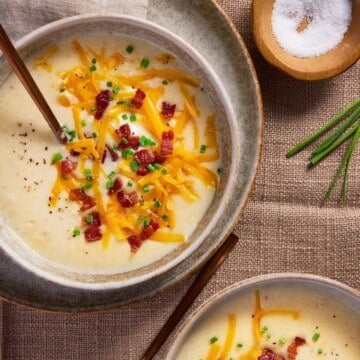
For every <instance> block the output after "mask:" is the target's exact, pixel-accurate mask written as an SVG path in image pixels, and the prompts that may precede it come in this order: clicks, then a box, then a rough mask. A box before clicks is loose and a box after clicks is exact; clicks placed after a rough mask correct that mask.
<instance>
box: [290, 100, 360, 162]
mask: <svg viewBox="0 0 360 360" xmlns="http://www.w3.org/2000/svg"><path fill="white" fill-rule="evenodd" d="M359 106H360V98H358V99H356V100H355V101H353V102H352V103H351V104H349V105H348V106H347V107H346V108H345V109H344V110H343V111H342V112H341V113H339V114H337V115H336V116H334V117H333V118H332V119H331V120H330V121H329V122H328V123H326V124H325V125H323V126H322V127H321V128H320V129H319V130H317V131H315V132H314V133H313V134H311V135H310V136H308V137H306V138H305V139H304V140H302V141H301V142H299V143H298V144H296V145H295V146H294V147H293V148H292V149H290V150H289V151H288V152H287V154H286V157H287V158H290V157H292V156H294V155H296V154H297V153H298V152H300V151H301V150H303V149H304V148H305V147H307V146H308V145H310V144H311V143H312V142H313V141H314V140H316V139H318V138H319V137H320V136H322V135H323V134H325V133H326V132H327V131H328V130H329V129H331V128H332V127H333V126H335V125H336V124H337V123H338V122H339V121H340V120H341V119H342V118H344V117H345V116H346V115H347V114H349V113H350V112H351V111H352V110H354V109H355V108H357V107H359Z"/></svg>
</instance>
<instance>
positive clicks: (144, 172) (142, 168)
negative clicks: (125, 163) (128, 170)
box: [136, 166, 150, 176]
mask: <svg viewBox="0 0 360 360" xmlns="http://www.w3.org/2000/svg"><path fill="white" fill-rule="evenodd" d="M149 172H150V171H149V169H147V168H146V167H145V166H139V169H138V170H137V171H136V175H139V176H145V175H147V174H148V173H149Z"/></svg>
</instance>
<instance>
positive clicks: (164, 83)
mask: <svg viewBox="0 0 360 360" xmlns="http://www.w3.org/2000/svg"><path fill="white" fill-rule="evenodd" d="M161 83H162V84H163V85H165V86H166V85H167V84H169V82H168V81H167V80H166V79H165V80H163V81H162V82H161Z"/></svg>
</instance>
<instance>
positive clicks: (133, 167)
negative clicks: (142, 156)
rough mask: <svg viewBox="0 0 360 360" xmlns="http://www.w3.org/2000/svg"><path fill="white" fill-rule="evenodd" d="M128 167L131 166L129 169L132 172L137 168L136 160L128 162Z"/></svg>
mask: <svg viewBox="0 0 360 360" xmlns="http://www.w3.org/2000/svg"><path fill="white" fill-rule="evenodd" d="M130 167H131V170H132V171H134V172H136V171H138V170H139V164H138V162H137V161H136V160H133V161H131V162H130Z"/></svg>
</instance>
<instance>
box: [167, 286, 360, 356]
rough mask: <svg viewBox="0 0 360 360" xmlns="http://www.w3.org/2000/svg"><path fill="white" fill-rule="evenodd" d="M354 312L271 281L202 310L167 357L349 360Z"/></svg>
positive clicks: (358, 326) (354, 342) (354, 343)
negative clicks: (273, 283)
mask: <svg viewBox="0 0 360 360" xmlns="http://www.w3.org/2000/svg"><path fill="white" fill-rule="evenodd" d="M359 338H360V314H359V313H357V314H356V313H354V311H352V310H351V309H350V308H347V307H346V306H344V305H343V304H340V303H339V302H337V301H336V300H334V299H333V298H329V297H327V296H326V295H325V294H322V293H321V292H317V291H315V290H313V289H311V288H307V287H302V288H300V287H294V286H281V285H273V286H271V287H264V288H262V289H260V290H257V291H255V292H254V291H252V292H247V293H244V294H241V295H239V297H238V298H235V296H233V297H231V298H228V299H227V300H226V301H223V302H222V303H220V304H219V305H218V306H212V307H211V309H208V310H207V311H206V312H205V313H203V314H202V315H201V317H200V319H198V321H197V322H196V324H195V325H194V326H193V327H192V328H191V330H190V332H189V333H188V334H187V335H186V337H185V339H184V344H183V345H182V347H181V349H180V351H179V352H178V354H176V355H177V356H175V357H172V359H171V360H200V359H202V360H211V359H212V360H219V359H223V360H225V359H226V360H229V359H234V360H235V359H236V360H310V359H311V360H314V359H319V360H321V359H331V360H340V359H342V360H345V359H347V360H350V359H356V358H357V357H358V354H359V351H360V342H359Z"/></svg>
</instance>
